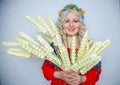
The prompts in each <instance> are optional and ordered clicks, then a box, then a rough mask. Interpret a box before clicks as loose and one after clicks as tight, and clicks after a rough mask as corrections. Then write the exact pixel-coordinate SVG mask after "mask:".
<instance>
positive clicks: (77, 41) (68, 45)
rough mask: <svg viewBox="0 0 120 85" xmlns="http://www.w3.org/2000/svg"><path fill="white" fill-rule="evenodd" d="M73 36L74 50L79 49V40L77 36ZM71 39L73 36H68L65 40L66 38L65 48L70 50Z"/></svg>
mask: <svg viewBox="0 0 120 85" xmlns="http://www.w3.org/2000/svg"><path fill="white" fill-rule="evenodd" d="M74 36H75V37H76V48H78V47H79V43H80V39H79V37H78V35H74ZM72 37H73V36H69V35H67V36H66V38H67V39H66V43H67V48H71V44H72Z"/></svg>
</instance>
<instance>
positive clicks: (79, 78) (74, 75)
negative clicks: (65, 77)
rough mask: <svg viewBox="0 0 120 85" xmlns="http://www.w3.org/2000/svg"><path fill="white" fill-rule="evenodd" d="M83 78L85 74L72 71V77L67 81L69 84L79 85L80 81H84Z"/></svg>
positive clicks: (84, 78)
mask: <svg viewBox="0 0 120 85" xmlns="http://www.w3.org/2000/svg"><path fill="white" fill-rule="evenodd" d="M85 80H86V77H85V76H82V75H79V74H77V73H72V77H71V79H69V81H68V82H69V84H70V85H80V84H81V83H82V82H85Z"/></svg>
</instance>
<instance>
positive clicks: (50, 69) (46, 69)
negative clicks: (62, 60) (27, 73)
mask: <svg viewBox="0 0 120 85" xmlns="http://www.w3.org/2000/svg"><path fill="white" fill-rule="evenodd" d="M42 71H43V74H44V77H45V78H46V79H47V80H53V79H54V72H55V71H56V69H55V68H54V64H53V63H51V62H50V61H48V60H45V61H44V63H43V66H42Z"/></svg>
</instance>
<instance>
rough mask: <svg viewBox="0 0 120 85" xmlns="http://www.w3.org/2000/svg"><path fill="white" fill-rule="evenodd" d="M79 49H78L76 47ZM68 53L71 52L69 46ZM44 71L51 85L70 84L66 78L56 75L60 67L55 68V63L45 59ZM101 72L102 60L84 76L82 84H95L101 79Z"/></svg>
mask: <svg viewBox="0 0 120 85" xmlns="http://www.w3.org/2000/svg"><path fill="white" fill-rule="evenodd" d="M76 51H77V49H76ZM68 53H70V49H69V48H68ZM42 71H43V74H44V77H45V78H46V79H47V80H51V81H52V82H51V85H68V83H66V82H65V81H64V80H61V79H57V78H55V77H54V72H55V71H59V69H58V68H55V65H54V64H53V63H51V62H50V61H48V60H45V61H44V63H43V66H42ZM100 73H101V62H99V63H98V64H97V65H96V66H94V67H93V68H92V69H91V70H89V71H88V72H87V73H86V74H84V76H86V81H85V82H83V83H82V84H80V85H95V84H96V82H97V81H98V80H99V75H100Z"/></svg>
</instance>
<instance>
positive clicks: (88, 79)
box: [42, 4, 101, 85]
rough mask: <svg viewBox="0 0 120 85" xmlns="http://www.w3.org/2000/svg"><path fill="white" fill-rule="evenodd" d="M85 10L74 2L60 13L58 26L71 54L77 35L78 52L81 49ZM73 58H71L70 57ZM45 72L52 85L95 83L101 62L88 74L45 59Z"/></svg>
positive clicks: (85, 84)
mask: <svg viewBox="0 0 120 85" xmlns="http://www.w3.org/2000/svg"><path fill="white" fill-rule="evenodd" d="M83 19H84V11H83V10H82V9H79V8H78V7H77V6H76V5H74V4H69V5H66V6H65V7H64V9H63V10H62V11H60V13H59V18H58V22H57V26H58V28H59V29H60V33H61V36H62V38H63V40H64V43H65V46H66V47H67V49H68V53H69V54H70V48H71V38H72V36H76V39H77V40H76V53H77V51H78V50H79V49H77V48H78V46H79V45H80V41H81V38H82V36H83V33H84V31H85V29H84V23H83ZM70 59H71V58H70ZM42 70H43V74H44V76H45V78H46V79H47V80H52V82H51V85H68V84H70V85H95V84H96V82H97V81H98V80H99V75H100V73H101V63H99V64H97V65H96V66H95V67H93V68H92V69H91V70H89V71H88V72H87V73H86V74H84V75H82V74H77V73H75V72H74V71H73V70H71V69H70V70H67V71H63V70H61V69H60V68H59V67H57V66H56V65H54V64H53V63H51V62H50V61H47V60H45V61H44V63H43V66H42Z"/></svg>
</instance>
